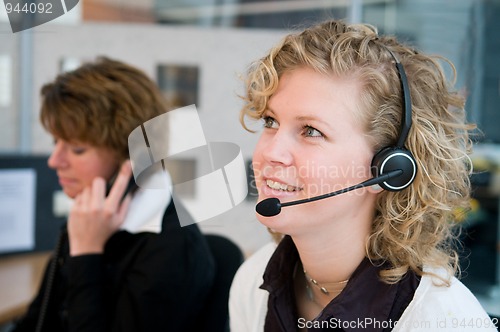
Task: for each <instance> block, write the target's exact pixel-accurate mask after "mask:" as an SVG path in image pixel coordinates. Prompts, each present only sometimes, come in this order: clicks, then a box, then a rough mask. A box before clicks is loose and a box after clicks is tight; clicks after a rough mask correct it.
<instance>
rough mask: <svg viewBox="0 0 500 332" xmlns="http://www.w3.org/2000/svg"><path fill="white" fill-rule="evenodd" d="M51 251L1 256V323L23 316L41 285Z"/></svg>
mask: <svg viewBox="0 0 500 332" xmlns="http://www.w3.org/2000/svg"><path fill="white" fill-rule="evenodd" d="M50 254H51V252H39V253H28V254H16V255H12V256H6V257H0V294H1V295H0V325H1V324H5V323H8V322H10V321H12V320H13V319H15V318H17V317H19V316H21V315H23V314H24V312H25V311H26V310H27V308H28V305H29V304H30V303H31V301H32V299H33V297H34V296H35V294H36V292H37V291H38V288H39V286H40V282H41V278H42V276H43V272H44V271H45V266H46V264H47V262H48V259H49V258H50Z"/></svg>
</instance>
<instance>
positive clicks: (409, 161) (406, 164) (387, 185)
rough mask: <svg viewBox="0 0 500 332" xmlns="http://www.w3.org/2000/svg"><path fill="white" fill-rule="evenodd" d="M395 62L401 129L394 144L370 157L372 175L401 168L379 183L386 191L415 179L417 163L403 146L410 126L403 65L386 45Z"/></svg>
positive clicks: (375, 175) (398, 187) (399, 187)
mask: <svg viewBox="0 0 500 332" xmlns="http://www.w3.org/2000/svg"><path fill="white" fill-rule="evenodd" d="M386 49H387V51H388V52H389V53H390V54H391V56H392V58H393V59H394V61H395V62H396V70H397V72H398V76H399V80H400V83H401V94H402V97H403V114H402V117H401V131H400V133H399V137H398V141H397V143H396V145H395V146H389V147H385V148H383V149H382V150H380V151H379V152H378V153H377V154H375V156H374V157H373V159H372V173H373V176H374V177H377V176H381V175H384V174H387V173H389V172H391V171H397V170H402V171H403V173H402V174H401V175H399V176H397V177H393V178H390V179H389V180H387V181H385V182H382V183H380V187H382V188H384V189H385V190H388V191H399V190H403V189H405V188H407V187H408V186H409V185H410V184H412V182H413V180H415V176H416V175H417V163H416V162H415V158H413V155H412V154H411V152H410V151H408V150H407V149H405V148H404V144H405V141H406V138H407V137H408V133H409V132H410V128H411V122H412V119H411V96H410V88H409V86H408V79H407V78H406V73H405V70H404V68H403V65H402V64H401V63H400V62H399V60H398V58H397V57H396V56H395V55H394V53H392V51H391V50H390V49H388V48H387V47H386Z"/></svg>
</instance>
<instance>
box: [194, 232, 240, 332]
mask: <svg viewBox="0 0 500 332" xmlns="http://www.w3.org/2000/svg"><path fill="white" fill-rule="evenodd" d="M205 238H206V240H207V243H208V245H209V247H210V250H211V251H212V255H213V257H214V261H215V277H214V283H213V286H212V289H211V290H210V293H209V294H208V297H207V300H206V302H205V304H204V306H203V309H202V311H201V315H200V317H199V319H198V321H197V323H196V326H197V328H196V331H203V332H225V331H229V308H228V301H229V289H230V287H231V283H232V281H233V277H234V274H235V273H236V271H237V270H238V268H239V266H240V265H241V263H243V260H244V257H243V253H242V251H241V249H240V248H239V247H238V246H237V245H236V244H235V243H234V242H232V241H231V240H229V239H227V238H226V237H224V236H220V235H214V234H206V235H205Z"/></svg>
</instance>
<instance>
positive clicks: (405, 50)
mask: <svg viewBox="0 0 500 332" xmlns="http://www.w3.org/2000/svg"><path fill="white" fill-rule="evenodd" d="M389 51H391V52H392V53H393V54H395V56H396V57H397V58H398V59H399V61H400V62H401V64H402V65H403V67H404V69H405V71H406V75H407V77H408V84H409V87H410V94H411V101H412V120H413V125H412V127H411V129H410V132H409V135H408V138H407V140H406V148H407V149H408V150H410V151H411V152H412V153H413V155H414V157H415V160H416V163H417V165H418V168H419V172H418V173H417V175H416V177H415V180H414V182H413V184H412V185H411V186H410V187H409V188H407V189H405V190H402V191H399V192H388V191H384V192H381V193H380V194H379V195H378V197H377V201H376V215H375V219H374V221H373V224H372V230H371V234H370V236H369V239H368V241H367V243H366V254H367V257H368V258H370V259H371V260H372V261H383V262H388V263H390V266H391V268H389V269H385V270H382V271H381V278H382V280H384V281H385V282H387V283H395V282H397V281H399V280H400V279H401V278H402V277H403V276H404V275H405V273H406V272H407V271H408V270H409V269H411V270H413V271H415V272H416V273H417V274H418V275H423V274H424V271H423V268H424V266H433V267H445V268H446V269H447V270H448V272H449V274H450V275H453V274H455V273H457V272H458V270H459V267H458V255H457V253H456V251H455V250H454V243H455V241H454V240H455V239H456V232H455V231H454V230H455V227H454V226H456V224H457V223H456V222H454V220H453V211H454V209H455V208H458V207H462V208H467V207H468V204H469V201H470V199H469V198H470V181H469V175H470V171H471V163H470V159H469V157H468V154H469V152H470V149H471V142H470V138H469V131H470V130H472V129H473V128H474V126H473V125H472V124H468V123H466V121H465V111H464V104H465V100H464V98H463V97H462V96H461V95H460V94H459V93H457V92H456V91H453V89H452V86H453V81H448V80H447V79H446V77H445V74H444V71H443V69H442V67H441V64H440V62H441V61H444V62H445V63H448V64H449V66H450V67H451V69H452V71H453V75H454V76H455V74H456V73H455V68H454V66H453V64H452V63H451V62H449V61H448V60H447V59H445V58H443V57H438V56H429V55H424V54H422V53H420V52H417V51H415V50H414V49H413V48H412V47H409V46H406V45H403V44H401V43H399V42H398V41H397V40H396V39H395V38H394V37H391V36H379V35H378V33H377V29H376V28H375V27H373V26H370V25H366V24H353V25H348V24H346V23H344V22H342V21H326V22H323V23H320V24H317V25H315V26H312V27H310V28H307V29H305V30H303V31H302V32H297V33H293V34H290V35H288V36H286V37H285V38H284V39H283V40H282V41H281V43H280V44H278V45H277V46H275V47H274V48H272V49H271V50H270V52H269V53H268V54H267V55H266V56H265V57H263V58H261V59H260V60H258V61H256V62H255V63H253V64H252V66H251V67H250V69H249V71H248V75H247V81H246V94H245V96H243V97H242V98H243V99H244V101H245V105H244V106H243V109H242V111H241V114H240V120H241V123H242V124H243V126H244V127H245V128H246V129H247V130H249V128H248V127H247V126H246V124H245V118H246V117H249V118H252V119H260V118H261V117H262V114H263V113H264V111H265V110H266V107H267V103H268V101H269V98H270V97H271V96H272V95H273V93H274V92H275V91H276V89H277V87H278V83H279V80H280V77H281V76H282V75H283V74H284V73H285V72H288V71H291V70H294V69H297V68H302V67H308V68H312V69H314V70H316V71H317V72H319V73H322V74H326V75H332V76H338V77H345V76H349V77H354V78H356V79H357V80H358V81H359V82H360V83H361V89H362V90H361V91H362V92H361V99H360V101H359V103H360V107H359V109H360V110H361V111H360V112H359V114H358V115H357V116H358V117H359V120H360V121H362V122H361V123H362V124H363V125H364V126H365V129H366V133H367V135H368V136H369V137H370V140H371V143H372V146H373V153H374V154H375V153H376V152H377V151H379V150H380V149H382V148H383V147H386V146H393V145H395V143H396V141H397V139H398V136H399V131H400V126H401V118H402V113H403V111H402V110H403V108H404V106H403V104H402V103H403V100H402V91H401V83H400V79H399V76H398V72H397V69H396V67H395V65H394V59H393V57H392V56H391V53H390V52H389ZM453 79H454V78H453ZM275 237H276V238H278V237H279V236H275ZM444 281H445V282H447V280H444Z"/></svg>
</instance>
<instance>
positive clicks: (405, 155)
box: [372, 147, 417, 191]
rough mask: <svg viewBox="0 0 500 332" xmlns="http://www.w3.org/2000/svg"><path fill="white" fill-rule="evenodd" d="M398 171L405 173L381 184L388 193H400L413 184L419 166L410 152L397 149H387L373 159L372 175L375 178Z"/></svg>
mask: <svg viewBox="0 0 500 332" xmlns="http://www.w3.org/2000/svg"><path fill="white" fill-rule="evenodd" d="M396 170H402V171H403V173H402V174H401V175H399V176H397V177H395V178H392V179H389V180H387V181H385V182H382V183H380V184H379V185H380V187H382V188H383V189H385V190H388V191H399V190H403V189H405V188H406V187H408V186H409V185H410V184H411V183H412V182H413V180H414V179H415V175H416V174H417V164H416V163H415V159H414V158H413V155H412V154H411V152H410V151H408V150H406V149H402V148H397V147H386V148H384V149H382V150H381V151H379V152H378V153H377V154H376V155H375V156H374V157H373V160H372V173H373V176H374V177H377V176H381V175H384V174H387V173H388V172H391V171H396Z"/></svg>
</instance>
